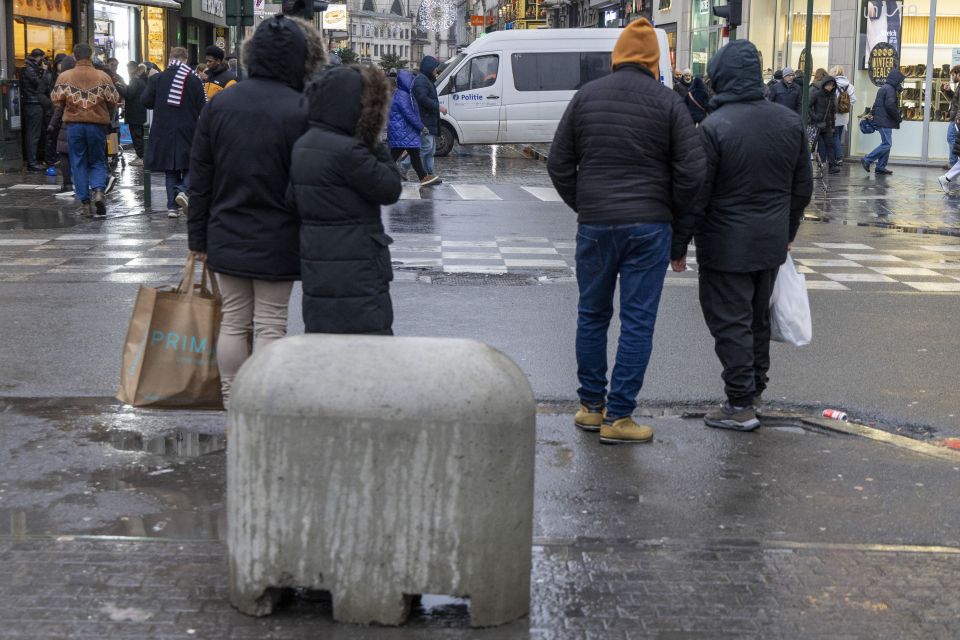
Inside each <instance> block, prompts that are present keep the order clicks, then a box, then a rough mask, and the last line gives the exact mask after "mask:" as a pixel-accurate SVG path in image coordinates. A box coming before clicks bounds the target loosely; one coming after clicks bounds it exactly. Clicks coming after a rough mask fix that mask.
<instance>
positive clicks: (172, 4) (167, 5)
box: [97, 0, 180, 11]
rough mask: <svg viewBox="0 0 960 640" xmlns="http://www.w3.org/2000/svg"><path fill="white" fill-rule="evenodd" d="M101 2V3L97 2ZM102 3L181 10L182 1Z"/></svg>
mask: <svg viewBox="0 0 960 640" xmlns="http://www.w3.org/2000/svg"><path fill="white" fill-rule="evenodd" d="M97 4H101V3H99V2H98V3H97ZM102 4H132V5H136V6H142V7H160V8H161V9H173V10H174V11H179V10H180V3H179V2H177V0H110V2H105V3H102Z"/></svg>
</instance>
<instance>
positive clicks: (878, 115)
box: [860, 68, 904, 176]
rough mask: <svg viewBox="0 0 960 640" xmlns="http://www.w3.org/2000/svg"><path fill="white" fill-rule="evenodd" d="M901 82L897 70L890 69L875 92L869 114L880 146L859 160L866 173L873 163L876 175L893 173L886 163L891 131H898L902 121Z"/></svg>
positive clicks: (902, 76) (891, 136)
mask: <svg viewBox="0 0 960 640" xmlns="http://www.w3.org/2000/svg"><path fill="white" fill-rule="evenodd" d="M903 80H904V75H903V74H902V73H901V72H900V70H899V69H896V68H894V69H891V70H890V75H888V76H887V81H886V82H884V83H883V86H882V87H880V90H879V91H877V97H876V99H875V100H874V101H873V109H871V110H870V114H871V115H872V116H873V124H874V126H875V127H876V128H877V131H878V132H880V144H879V145H877V148H876V149H874V150H873V151H871V152H870V153H868V154H867V155H866V156H864V157H863V158H862V159H861V160H860V164H861V165H863V170H864V171H866V172H867V173H870V165H872V164H873V163H876V164H877V169H876V174H877V175H879V176H889V175H891V174H892V173H893V171H890V170H889V169H887V161H888V160H890V148H891V147H892V146H893V130H894V129H899V128H900V121H901V120H903V117H902V116H901V115H900V102H899V96H900V92H901V91H902V90H903Z"/></svg>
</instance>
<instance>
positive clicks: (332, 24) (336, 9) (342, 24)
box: [323, 4, 347, 31]
mask: <svg viewBox="0 0 960 640" xmlns="http://www.w3.org/2000/svg"><path fill="white" fill-rule="evenodd" d="M323 28H324V29H327V30H328V31H346V30H347V5H345V4H331V5H330V6H328V7H327V10H326V11H324V12H323Z"/></svg>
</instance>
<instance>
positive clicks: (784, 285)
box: [770, 253, 813, 347]
mask: <svg viewBox="0 0 960 640" xmlns="http://www.w3.org/2000/svg"><path fill="white" fill-rule="evenodd" d="M770 339H771V340H776V341H777V342H786V343H787V344H792V345H793V346H795V347H802V346H804V345H808V344H810V340H812V339H813V319H812V317H811V315H810V298H809V296H808V295H807V281H806V278H804V277H803V274H801V273H799V272H798V271H797V267H796V266H795V265H794V264H793V258H792V257H791V256H790V254H789V253H788V254H787V261H786V262H784V263H783V264H782V265H780V272H779V273H778V274H777V282H776V284H774V286H773V295H772V296H770Z"/></svg>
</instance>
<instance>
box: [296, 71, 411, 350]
mask: <svg viewBox="0 0 960 640" xmlns="http://www.w3.org/2000/svg"><path fill="white" fill-rule="evenodd" d="M307 94H308V97H309V100H310V130H309V131H307V133H305V134H304V135H303V136H302V137H301V138H300V139H299V140H298V141H297V143H296V145H294V147H293V158H292V161H291V168H290V191H289V198H290V200H291V202H292V203H293V205H294V206H295V208H296V211H297V213H298V214H299V216H300V219H301V222H302V226H301V228H300V273H301V276H302V279H303V321H304V324H305V326H306V330H307V332H308V333H366V334H381V335H392V333H393V329H392V327H393V305H392V303H391V301H390V281H391V280H393V270H392V267H391V265H390V249H389V246H390V243H391V242H392V240H391V238H390V236H388V235H387V234H386V233H385V232H384V228H383V222H382V220H381V218H380V207H381V205H387V204H393V203H394V202H396V201H397V200H399V199H400V193H401V184H400V172H399V171H397V168H396V164H395V163H394V162H393V161H392V160H391V158H390V152H389V151H388V150H387V148H386V147H384V146H383V145H382V144H380V142H379V138H380V132H381V131H382V130H383V125H384V123H385V122H386V117H387V104H388V95H389V94H388V86H387V79H386V77H385V76H384V75H383V72H382V71H380V70H379V69H376V68H374V67H366V66H364V67H358V66H342V67H334V68H332V69H330V70H329V71H327V72H325V73H323V74H322V75H320V76H319V77H317V78H316V79H315V80H314V81H313V82H312V83H311V84H310V86H309V87H308V88H307Z"/></svg>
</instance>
